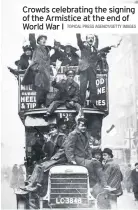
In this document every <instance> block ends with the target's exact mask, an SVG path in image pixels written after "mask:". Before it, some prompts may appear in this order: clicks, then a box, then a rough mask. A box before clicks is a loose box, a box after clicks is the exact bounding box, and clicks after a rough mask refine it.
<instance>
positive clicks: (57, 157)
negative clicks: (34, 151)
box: [21, 124, 66, 192]
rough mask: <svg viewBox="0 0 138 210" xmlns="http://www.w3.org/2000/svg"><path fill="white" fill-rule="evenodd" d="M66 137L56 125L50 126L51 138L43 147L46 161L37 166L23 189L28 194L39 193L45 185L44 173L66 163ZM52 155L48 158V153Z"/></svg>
mask: <svg viewBox="0 0 138 210" xmlns="http://www.w3.org/2000/svg"><path fill="white" fill-rule="evenodd" d="M65 139H66V135H65V134H64V133H60V132H59V131H58V128H57V125H56V124H50V125H49V137H48V138H47V139H46V142H45V144H44V146H43V151H44V152H45V155H46V160H45V158H44V162H43V163H41V164H37V165H36V166H35V168H34V170H33V173H32V175H31V177H30V179H29V184H28V185H27V186H25V187H24V188H21V189H23V190H25V191H28V192H34V191H37V190H38V189H39V188H40V187H41V186H42V183H43V180H44V172H46V171H47V170H48V169H49V168H50V167H51V166H53V165H55V164H57V163H62V162H66V157H65V154H64V149H63V144H64V142H65ZM49 151H50V154H51V157H50V156H48V157H47V153H49Z"/></svg>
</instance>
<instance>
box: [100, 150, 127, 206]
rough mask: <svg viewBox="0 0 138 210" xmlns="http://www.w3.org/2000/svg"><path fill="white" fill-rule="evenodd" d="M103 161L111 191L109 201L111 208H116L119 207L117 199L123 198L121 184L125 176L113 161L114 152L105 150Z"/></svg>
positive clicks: (108, 188)
mask: <svg viewBox="0 0 138 210" xmlns="http://www.w3.org/2000/svg"><path fill="white" fill-rule="evenodd" d="M102 154H103V161H104V166H103V167H104V169H103V170H104V174H105V178H106V182H107V186H108V187H107V190H108V191H110V195H109V200H110V206H111V208H116V206H117V197H119V196H121V195H122V193H123V191H122V186H121V182H122V180H123V176H122V173H121V170H120V167H119V165H118V164H117V163H115V162H114V160H113V157H114V156H113V152H112V150H111V149H110V148H105V149H104V150H103V151H102Z"/></svg>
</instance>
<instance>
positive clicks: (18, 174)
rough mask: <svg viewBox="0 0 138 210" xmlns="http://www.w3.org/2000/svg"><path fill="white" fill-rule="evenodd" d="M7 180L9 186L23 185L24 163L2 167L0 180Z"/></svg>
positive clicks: (16, 187)
mask: <svg viewBox="0 0 138 210" xmlns="http://www.w3.org/2000/svg"><path fill="white" fill-rule="evenodd" d="M4 180H5V181H7V182H8V183H9V185H10V187H11V188H13V189H19V187H21V186H24V180H25V168H24V165H23V164H21V165H17V164H14V165H13V167H2V169H1V181H4Z"/></svg>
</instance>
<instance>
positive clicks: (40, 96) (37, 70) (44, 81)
mask: <svg viewBox="0 0 138 210" xmlns="http://www.w3.org/2000/svg"><path fill="white" fill-rule="evenodd" d="M46 41H47V36H45V35H40V36H39V37H38V38H37V46H36V47H35V50H34V52H33V57H32V64H31V65H30V68H31V70H32V71H33V72H34V82H33V83H34V84H33V85H34V89H35V90H36V107H35V108H41V107H42V108H43V107H46V101H47V94H48V92H49V89H50V50H51V47H50V46H46Z"/></svg>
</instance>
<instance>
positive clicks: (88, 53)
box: [76, 34, 98, 108]
mask: <svg viewBox="0 0 138 210" xmlns="http://www.w3.org/2000/svg"><path fill="white" fill-rule="evenodd" d="M76 36H77V43H78V46H79V48H80V50H81V58H80V62H79V72H80V98H81V105H82V106H85V100H86V90H87V86H88V82H89V90H90V103H91V107H92V108H95V105H96V95H97V93H96V91H97V90H96V64H97V60H98V52H97V48H98V37H97V36H96V35H92V34H89V35H87V36H86V41H84V42H83V41H82V40H81V35H80V34H76Z"/></svg>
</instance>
